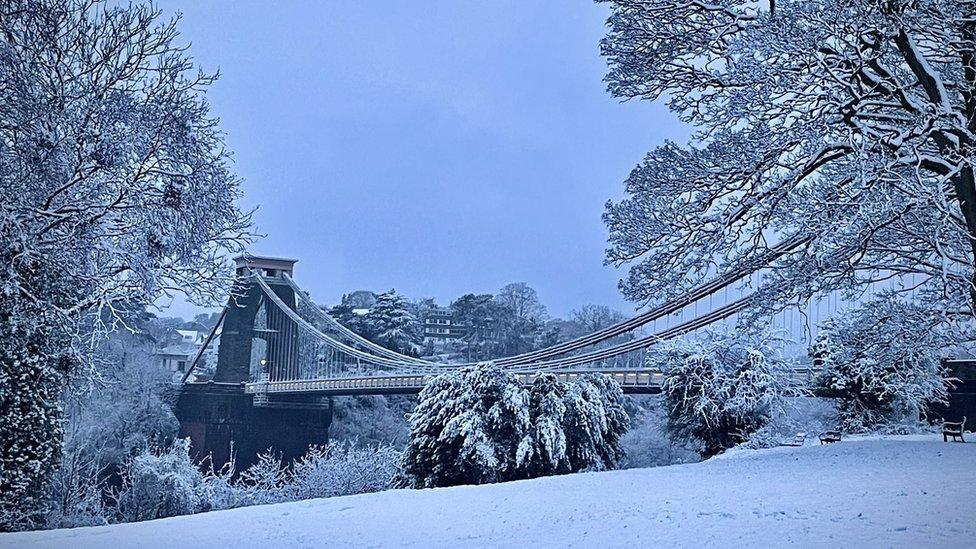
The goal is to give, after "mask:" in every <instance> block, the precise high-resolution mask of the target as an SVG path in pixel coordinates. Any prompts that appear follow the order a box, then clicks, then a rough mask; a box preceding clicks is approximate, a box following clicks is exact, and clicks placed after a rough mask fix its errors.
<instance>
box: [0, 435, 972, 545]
mask: <svg viewBox="0 0 976 549" xmlns="http://www.w3.org/2000/svg"><path fill="white" fill-rule="evenodd" d="M786 544H795V545H799V546H816V547H858V548H867V547H891V546H896V547H897V546H904V547H976V444H959V443H955V444H952V443H943V442H942V441H941V440H939V441H938V442H936V441H935V437H934V436H926V437H921V438H920V437H898V438H892V439H888V440H862V441H844V442H841V443H839V444H833V445H830V446H819V445H816V446H813V445H808V446H806V447H803V448H775V449H771V450H761V451H742V452H736V453H733V454H732V455H727V456H722V457H720V458H718V459H712V460H709V461H707V462H704V463H697V464H691V465H677V466H672V467H659V468H656V469H635V470H629V471H614V472H608V473H591V474H579V475H569V476H564V477H553V478H545V479H537V480H530V481H523V482H512V483H507V484H497V485H492V486H464V487H457V488H445V489H436V490H416V491H411V490H398V491H391V492H383V493H379V494H370V495H362V496H350V497H341V498H333V499H322V500H314V501H305V502H298V503H287V504H280V505H269V506H261V507H250V508H245V509H235V510H231V511H222V512H215V513H206V514H201V515H194V516H188V517H178V518H173V519H165V520H157V521H151V522H143V523H138V524H121V525H113V526H107V527H99V528H80V529H74V530H56V531H48V532H33V533H20V534H8V535H4V536H0V547H4V548H7V547H10V548H14V547H17V548H35V547H37V548H39V547H50V548H89V547H90V548H112V549H122V548H126V547H147V548H154V547H158V548H166V549H172V548H174V547H179V548H181V549H187V548H195V547H235V548H242V549H243V548H251V547H253V548H261V549H267V548H270V547H274V548H292V547H294V548H299V547H379V546H382V547H386V546H404V547H496V546H501V547H565V546H574V547H649V546H656V545H660V546H684V547H700V546H703V545H704V546H719V547H746V546H757V545H759V546H784V545H786Z"/></svg>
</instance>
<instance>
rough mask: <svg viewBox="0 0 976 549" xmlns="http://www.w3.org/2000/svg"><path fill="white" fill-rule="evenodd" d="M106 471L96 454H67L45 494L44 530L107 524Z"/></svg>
mask: <svg viewBox="0 0 976 549" xmlns="http://www.w3.org/2000/svg"><path fill="white" fill-rule="evenodd" d="M104 472H105V470H104V468H103V467H102V465H101V464H100V463H99V457H98V454H97V453H96V452H81V451H77V450H75V449H71V450H68V451H65V452H64V454H63V456H62V458H61V463H60V465H59V466H58V468H57V469H55V471H54V474H53V475H51V478H50V479H49V480H48V482H47V484H46V485H45V487H44V491H43V500H44V504H43V507H42V508H43V518H42V520H40V521H38V523H39V524H38V525H43V527H44V528H76V527H79V526H100V525H103V524H107V523H108V519H109V510H108V509H106V506H105V501H104V498H103V496H104V489H105V479H104Z"/></svg>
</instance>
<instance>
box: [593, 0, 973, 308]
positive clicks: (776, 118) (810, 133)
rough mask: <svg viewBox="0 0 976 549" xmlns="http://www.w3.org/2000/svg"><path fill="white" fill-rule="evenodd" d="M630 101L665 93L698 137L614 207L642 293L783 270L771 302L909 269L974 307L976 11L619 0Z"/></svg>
mask: <svg viewBox="0 0 976 549" xmlns="http://www.w3.org/2000/svg"><path fill="white" fill-rule="evenodd" d="M607 1H608V3H610V4H611V9H612V12H611V15H610V18H609V21H608V26H609V31H608V34H607V35H606V37H605V38H604V40H603V42H602V51H603V54H604V55H605V56H606V58H607V60H608V62H609V66H610V68H609V73H608V75H607V82H608V84H609V90H610V92H611V93H612V94H613V95H614V96H616V97H619V98H625V99H630V98H640V99H647V100H655V99H664V100H666V101H667V102H668V105H669V107H670V109H671V110H672V111H673V112H674V113H675V114H676V115H677V116H678V118H680V119H681V120H682V121H684V122H686V123H688V124H690V125H691V126H693V127H695V128H697V129H698V130H699V131H698V132H697V134H696V135H695V138H694V139H695V141H696V142H697V143H698V144H697V145H694V146H679V145H677V144H674V143H666V144H664V145H663V146H661V147H659V148H657V149H655V150H653V151H651V152H650V153H649V154H648V155H647V157H646V158H645V159H644V161H643V162H642V163H641V164H640V165H639V166H637V168H635V169H634V170H633V172H632V173H631V174H630V177H629V178H628V180H627V183H626V187H627V194H628V196H627V198H625V199H624V200H621V201H619V202H616V203H611V204H609V205H608V207H607V210H606V214H605V220H606V222H607V224H608V226H609V228H610V232H611V236H610V247H609V251H608V261H609V262H611V263H613V264H616V265H622V264H631V269H630V273H629V276H628V278H627V279H626V280H625V281H623V282H622V283H621V286H622V288H623V290H624V291H625V293H626V295H627V296H628V297H630V298H632V299H634V300H638V301H654V300H657V299H666V298H668V297H671V296H674V295H677V294H680V293H681V292H683V291H684V290H686V289H687V288H688V287H689V286H691V285H693V284H695V283H697V282H699V281H701V280H702V279H703V278H705V277H707V276H710V275H712V274H714V273H715V272H716V271H718V272H727V271H730V270H732V269H734V268H735V267H737V266H739V265H743V264H749V263H750V262H755V263H766V262H768V260H769V258H770V247H771V244H772V243H774V242H779V241H790V242H792V243H793V244H795V245H794V246H792V247H791V248H790V249H789V251H788V253H787V254H785V255H784V256H782V257H780V258H779V259H778V260H777V262H776V266H777V269H775V272H774V273H773V274H771V275H770V276H769V278H768V281H769V282H770V284H768V285H767V290H768V293H769V295H768V296H767V300H765V301H764V303H771V304H773V305H776V304H782V303H784V302H788V301H790V300H796V299H804V298H805V297H807V296H809V295H811V294H816V293H821V292H825V291H828V290H831V289H834V288H850V289H853V290H854V291H856V290H857V289H858V288H860V287H862V285H863V284H864V283H866V282H868V281H871V280H877V279H884V278H887V277H891V276H905V277H906V278H907V279H909V280H911V281H912V283H911V284H909V285H907V286H906V290H908V289H912V290H915V291H916V293H918V294H919V296H920V297H921V298H924V299H926V300H927V301H929V302H931V303H933V304H935V305H936V306H937V307H939V308H941V309H943V310H958V309H959V308H965V309H967V310H971V309H972V301H973V300H974V299H976V293H974V292H973V290H974V286H973V285H972V284H971V283H970V281H971V279H972V277H973V275H974V269H973V264H974V250H976V183H974V180H976V176H974V169H976V167H974V166H976V146H974V145H976V126H974V123H973V121H974V120H976V70H974V68H973V67H974V64H976V61H974V58H976V3H974V2H972V1H971V0H780V1H778V2H775V3H774V2H765V1H760V2H756V1H754V0H724V1H720V2H698V1H687V0H607Z"/></svg>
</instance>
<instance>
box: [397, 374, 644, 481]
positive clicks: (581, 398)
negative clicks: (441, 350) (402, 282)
mask: <svg viewBox="0 0 976 549" xmlns="http://www.w3.org/2000/svg"><path fill="white" fill-rule="evenodd" d="M628 426H629V418H628V416H627V413H626V412H625V411H624V408H623V392H622V391H621V390H620V386H619V385H618V384H617V383H616V382H615V381H614V380H613V379H611V378H610V377H609V376H605V375H602V374H592V375H585V376H581V377H580V378H579V379H577V380H575V381H573V382H571V383H563V382H560V381H558V380H557V379H556V377H555V376H554V375H553V374H539V375H538V376H537V377H536V379H535V380H534V382H533V384H532V386H531V387H530V388H529V389H528V390H526V389H525V388H524V387H522V386H521V385H519V383H518V380H517V379H516V378H515V377H514V376H513V375H512V374H509V373H506V372H504V371H503V370H501V369H499V368H497V367H495V366H494V365H492V364H491V363H486V364H482V365H478V366H472V367H468V368H463V369H461V370H458V371H457V372H454V373H451V374H444V375H441V376H438V377H437V378H434V379H433V380H432V381H431V382H430V383H428V384H427V386H426V387H424V389H423V391H421V394H420V400H419V402H418V404H417V409H416V410H415V411H414V412H413V414H411V415H410V442H409V444H408V445H407V450H406V453H405V459H404V467H403V473H404V477H405V479H406V481H407V483H408V484H410V485H411V486H414V487H433V486H453V485H456V484H482V483H486V482H501V481H507V480H515V479H520V478H535V477H540V476H546V475H556V474H565V473H574V472H578V471H586V470H596V471H599V470H605V469H613V468H615V467H616V466H617V464H618V463H619V461H620V459H621V458H622V457H623V450H622V449H621V446H620V438H621V437H622V436H623V435H624V433H625V432H626V430H627V427H628Z"/></svg>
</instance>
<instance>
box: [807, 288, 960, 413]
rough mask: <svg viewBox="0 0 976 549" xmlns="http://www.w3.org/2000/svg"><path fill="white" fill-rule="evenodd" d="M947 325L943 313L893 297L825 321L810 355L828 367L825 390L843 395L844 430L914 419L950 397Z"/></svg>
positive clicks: (822, 378)
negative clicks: (945, 361) (945, 363)
mask: <svg viewBox="0 0 976 549" xmlns="http://www.w3.org/2000/svg"><path fill="white" fill-rule="evenodd" d="M948 326H949V325H948V324H947V322H946V318H945V316H944V315H942V314H938V313H935V312H932V311H930V310H926V309H923V308H921V307H919V306H917V305H913V304H909V303H905V302H901V301H898V300H896V299H892V298H890V297H888V296H884V297H881V298H878V299H875V300H872V301H870V302H868V303H866V304H864V305H863V306H862V307H859V308H857V309H854V310H852V311H849V312H848V313H846V314H844V315H842V316H839V317H836V318H832V319H829V320H827V321H825V322H824V324H823V326H822V329H821V333H820V335H819V336H818V340H817V341H816V342H815V343H814V346H813V348H812V349H811V354H812V355H814V358H815V363H816V364H818V365H819V366H820V367H822V368H823V371H822V372H821V374H820V376H819V378H818V381H817V385H818V388H819V390H820V391H821V392H822V393H823V394H824V395H825V396H832V397H834V398H836V399H837V411H838V416H839V421H840V427H841V428H842V429H844V430H846V431H850V432H863V431H867V430H873V429H877V428H880V427H883V426H890V425H893V424H897V423H903V422H906V421H907V422H909V423H915V422H917V421H918V419H919V417H920V416H924V415H925V413H926V412H927V410H928V406H929V405H930V404H933V403H936V402H943V403H944V402H946V399H947V398H948V393H947V387H948V384H949V381H950V380H949V379H948V373H947V372H946V370H945V368H944V367H943V366H942V362H941V358H942V357H943V356H944V355H943V353H945V352H946V350H947V348H948V347H949V346H950V345H951V344H952V340H953V338H952V336H951V331H950V330H949V327H948Z"/></svg>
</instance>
